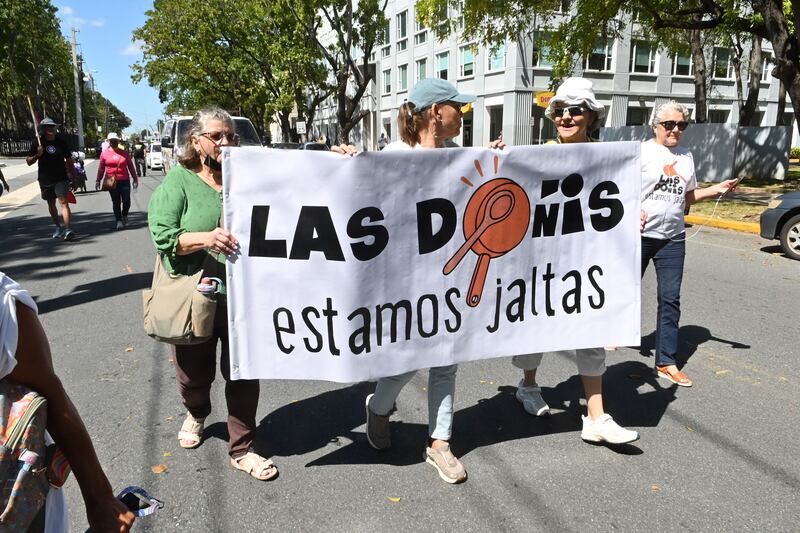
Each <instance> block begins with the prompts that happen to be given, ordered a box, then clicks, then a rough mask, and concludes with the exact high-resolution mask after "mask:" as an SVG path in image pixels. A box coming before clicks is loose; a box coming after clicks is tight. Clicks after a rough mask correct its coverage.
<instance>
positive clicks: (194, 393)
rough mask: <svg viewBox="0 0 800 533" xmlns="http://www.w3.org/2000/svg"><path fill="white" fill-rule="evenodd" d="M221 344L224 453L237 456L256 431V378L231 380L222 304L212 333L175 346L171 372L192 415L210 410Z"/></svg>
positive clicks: (198, 416) (209, 411) (245, 449)
mask: <svg viewBox="0 0 800 533" xmlns="http://www.w3.org/2000/svg"><path fill="white" fill-rule="evenodd" d="M218 340H219V342H220V343H221V344H222V353H221V355H220V361H219V363H220V365H219V366H220V370H221V371H222V377H223V378H225V401H226V402H227V404H228V435H229V438H230V440H229V441H228V454H229V455H230V456H231V457H233V458H238V457H241V456H242V455H244V454H246V453H247V452H248V451H249V450H250V446H251V445H252V443H253V439H254V438H255V435H256V409H257V408H258V395H259V385H258V380H241V379H240V380H235V381H231V376H230V366H231V364H230V354H229V353H228V318H227V313H226V309H225V305H224V304H221V305H219V307H217V315H216V317H215V319H214V336H213V337H211V339H209V340H208V341H206V342H204V343H202V344H191V345H177V346H175V374H176V376H177V378H178V390H180V393H181V398H183V405H184V406H186V410H187V411H189V413H191V415H192V416H193V417H194V418H205V417H206V416H208V415H209V414H210V413H211V384H212V383H213V382H214V377H215V376H216V373H217V341H218Z"/></svg>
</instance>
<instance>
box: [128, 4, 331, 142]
mask: <svg viewBox="0 0 800 533" xmlns="http://www.w3.org/2000/svg"><path fill="white" fill-rule="evenodd" d="M147 15H148V20H147V21H146V22H145V24H144V25H143V26H142V27H141V28H138V29H136V30H135V31H134V32H133V38H134V39H138V40H140V41H142V42H143V43H144V44H143V47H142V51H143V59H142V60H141V61H140V62H138V63H137V64H135V65H134V70H135V73H134V76H133V80H134V81H135V82H137V83H138V82H140V81H142V80H143V79H147V81H148V83H149V84H150V85H152V86H153V87H157V88H158V89H159V95H160V97H161V99H162V101H164V102H166V103H167V112H168V113H176V112H182V111H183V112H185V111H186V110H189V109H196V108H199V107H202V106H204V105H208V104H216V105H219V106H221V107H224V108H226V109H228V110H231V111H235V112H236V113H239V114H243V115H247V116H249V117H250V118H252V119H253V122H254V124H255V125H256V128H257V129H259V133H261V134H262V135H264V132H265V130H266V129H267V128H268V126H269V123H271V122H272V121H273V120H274V118H273V117H275V116H276V115H277V117H278V121H279V123H280V126H281V129H282V131H283V134H284V137H286V138H291V137H292V133H293V132H292V128H291V123H290V115H291V113H292V111H293V109H295V108H296V109H297V111H298V112H299V113H301V114H303V115H305V116H312V117H313V115H314V112H315V109H316V107H317V106H318V105H319V102H320V101H321V100H322V99H324V98H325V97H326V96H327V94H328V91H329V89H326V85H325V71H324V68H322V66H321V64H320V56H319V54H318V52H317V49H316V46H314V45H313V43H311V42H309V40H308V39H307V36H306V35H305V27H303V26H300V25H298V23H297V21H296V20H295V17H294V16H293V15H292V13H291V12H290V11H289V10H288V8H287V7H286V4H285V3H284V2H283V1H282V0H280V1H270V0H205V1H204V2H201V3H199V4H197V5H196V6H194V7H193V9H192V10H188V11H187V10H186V4H185V2H183V1H181V0H156V2H155V4H154V6H153V9H152V10H150V11H148V12H147ZM306 90H308V91H309V92H311V93H312V94H315V95H316V96H315V98H312V99H310V100H309V99H306V98H305V96H304V91H306ZM299 95H301V96H302V97H300V96H299Z"/></svg>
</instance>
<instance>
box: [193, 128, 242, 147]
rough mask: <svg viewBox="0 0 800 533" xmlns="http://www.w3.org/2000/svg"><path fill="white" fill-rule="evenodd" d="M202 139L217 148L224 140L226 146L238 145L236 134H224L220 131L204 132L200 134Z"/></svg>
mask: <svg viewBox="0 0 800 533" xmlns="http://www.w3.org/2000/svg"><path fill="white" fill-rule="evenodd" d="M200 135H202V136H203V137H205V138H206V139H208V140H209V141H211V142H212V143H214V144H215V145H217V146H219V145H220V144H222V139H226V140H227V141H228V144H231V145H234V146H238V145H239V135H237V134H236V133H225V132H222V131H204V132H203V133H201V134H200Z"/></svg>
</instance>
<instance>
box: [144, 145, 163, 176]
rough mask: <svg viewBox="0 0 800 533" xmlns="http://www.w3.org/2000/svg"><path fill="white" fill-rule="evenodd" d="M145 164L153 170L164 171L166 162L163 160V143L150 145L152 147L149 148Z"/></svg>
mask: <svg viewBox="0 0 800 533" xmlns="http://www.w3.org/2000/svg"><path fill="white" fill-rule="evenodd" d="M145 164H147V168H149V169H151V170H162V169H163V168H164V161H163V160H162V158H161V143H150V146H148V147H147V156H146V157H145Z"/></svg>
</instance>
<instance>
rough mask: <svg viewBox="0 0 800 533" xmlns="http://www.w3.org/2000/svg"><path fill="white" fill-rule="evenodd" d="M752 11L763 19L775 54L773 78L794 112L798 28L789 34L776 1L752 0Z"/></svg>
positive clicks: (798, 99)
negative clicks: (777, 80)
mask: <svg viewBox="0 0 800 533" xmlns="http://www.w3.org/2000/svg"><path fill="white" fill-rule="evenodd" d="M753 9H755V10H756V11H757V12H758V13H760V14H761V17H762V18H763V19H764V28H765V30H766V35H767V38H769V40H770V42H771V43H772V50H773V52H774V53H775V69H774V70H773V76H775V77H776V78H778V79H779V80H781V82H782V83H783V85H784V87H785V88H786V94H788V95H789V100H790V101H791V102H792V107H793V108H794V109H795V110H797V109H800V55H798V48H800V47H799V46H798V39H797V32H798V31H800V28H798V27H797V26H795V28H794V31H795V33H794V34H791V33H789V28H788V25H787V21H786V16H785V15H784V13H783V5H782V3H781V2H779V1H777V0H754V1H753ZM795 14H797V11H795ZM795 125H796V127H798V128H800V121H797V120H796V121H795Z"/></svg>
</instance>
